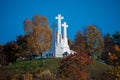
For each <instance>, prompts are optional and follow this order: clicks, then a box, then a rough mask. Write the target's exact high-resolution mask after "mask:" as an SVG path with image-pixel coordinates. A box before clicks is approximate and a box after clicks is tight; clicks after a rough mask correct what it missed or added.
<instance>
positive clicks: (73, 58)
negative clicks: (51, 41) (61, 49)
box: [58, 53, 92, 80]
mask: <svg viewBox="0 0 120 80" xmlns="http://www.w3.org/2000/svg"><path fill="white" fill-rule="evenodd" d="M91 63H92V60H91V59H90V57H89V56H88V55H87V53H74V54H70V55H69V56H68V57H66V58H64V59H63V60H62V61H61V62H60V66H59V69H58V74H59V75H58V76H59V77H60V78H62V79H64V80H87V78H88V73H87V72H86V70H85V67H86V66H88V65H90V64H91Z"/></svg>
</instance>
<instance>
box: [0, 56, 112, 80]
mask: <svg viewBox="0 0 120 80" xmlns="http://www.w3.org/2000/svg"><path fill="white" fill-rule="evenodd" d="M61 60H62V58H53V59H43V60H42V61H41V60H30V61H18V62H15V63H14V64H11V65H9V66H6V67H2V68H0V74H2V73H4V74H6V73H7V74H10V75H12V74H17V75H21V74H25V73H35V72H37V71H38V70H47V69H48V70H50V71H51V72H53V73H54V72H56V71H57V68H58V67H59V62H60V61H61ZM42 63H44V64H42ZM109 68H110V66H109V65H106V64H103V63H101V62H99V61H93V64H92V65H91V66H88V67H87V71H88V72H89V74H90V75H89V77H90V78H92V79H91V80H95V79H93V78H99V77H100V76H102V73H103V72H105V71H107V70H108V69H109ZM98 80H99V79H98Z"/></svg>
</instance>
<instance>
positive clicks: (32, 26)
mask: <svg viewBox="0 0 120 80" xmlns="http://www.w3.org/2000/svg"><path fill="white" fill-rule="evenodd" d="M24 32H25V35H29V37H28V39H27V45H28V49H29V54H30V55H38V54H40V53H42V52H43V51H46V50H48V49H49V47H50V41H51V30H50V28H49V25H48V20H47V18H46V17H43V16H39V15H35V16H34V17H33V19H32V21H30V20H28V19H26V20H25V21H24Z"/></svg>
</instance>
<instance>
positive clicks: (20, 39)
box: [16, 35, 29, 58]
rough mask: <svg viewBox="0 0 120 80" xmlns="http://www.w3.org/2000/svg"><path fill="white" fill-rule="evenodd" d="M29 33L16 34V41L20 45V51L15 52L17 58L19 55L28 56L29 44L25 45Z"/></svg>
mask: <svg viewBox="0 0 120 80" xmlns="http://www.w3.org/2000/svg"><path fill="white" fill-rule="evenodd" d="M28 38H29V35H23V36H22V35H19V36H17V39H16V43H17V44H18V45H19V47H20V53H18V54H16V55H17V56H18V57H19V58H20V57H25V56H26V57H27V56H28V52H29V50H28V47H29V45H27V44H28V43H27V41H28Z"/></svg>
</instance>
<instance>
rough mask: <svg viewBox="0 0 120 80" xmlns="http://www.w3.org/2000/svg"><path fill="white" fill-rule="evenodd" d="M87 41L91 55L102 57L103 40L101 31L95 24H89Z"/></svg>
mask: <svg viewBox="0 0 120 80" xmlns="http://www.w3.org/2000/svg"><path fill="white" fill-rule="evenodd" d="M85 37H86V43H87V48H88V51H89V52H90V55H91V56H93V57H94V58H95V57H100V55H101V52H102V49H103V40H102V37H101V34H100V31H99V30H98V29H97V28H96V27H95V26H93V25H90V26H88V28H87V33H86V36H85Z"/></svg>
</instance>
